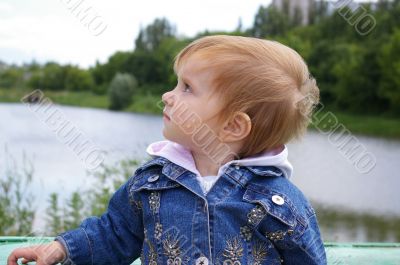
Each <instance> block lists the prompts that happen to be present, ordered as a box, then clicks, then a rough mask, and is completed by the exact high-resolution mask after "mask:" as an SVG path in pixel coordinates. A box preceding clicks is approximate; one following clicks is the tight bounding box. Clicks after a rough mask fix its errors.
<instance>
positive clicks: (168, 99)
mask: <svg viewBox="0 0 400 265" xmlns="http://www.w3.org/2000/svg"><path fill="white" fill-rule="evenodd" d="M161 99H162V101H163V102H164V104H165V105H166V106H170V107H171V106H172V105H173V104H174V95H173V94H172V92H171V91H168V92H166V93H164V94H163V95H162V97H161Z"/></svg>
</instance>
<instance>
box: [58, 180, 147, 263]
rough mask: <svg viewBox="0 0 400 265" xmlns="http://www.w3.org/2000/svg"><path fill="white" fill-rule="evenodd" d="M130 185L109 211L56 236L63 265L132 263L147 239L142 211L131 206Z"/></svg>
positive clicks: (119, 192)
mask: <svg viewBox="0 0 400 265" xmlns="http://www.w3.org/2000/svg"><path fill="white" fill-rule="evenodd" d="M128 187H129V184H128V182H127V183H125V184H124V185H122V186H121V187H120V188H119V189H118V190H117V191H116V192H115V193H114V194H113V196H112V197H111V199H110V201H109V204H108V208H107V211H106V212H105V213H104V214H103V215H101V216H100V217H95V216H91V217H89V218H87V219H85V220H83V221H82V223H81V224H80V225H79V227H78V228H76V229H73V230H69V231H66V232H64V233H61V234H59V235H57V237H56V238H55V239H54V240H57V241H59V242H60V243H62V244H63V245H64V247H65V248H66V251H67V257H66V259H65V260H64V261H63V262H62V264H74V265H84V264H90V265H92V264H96V265H100V264H131V263H132V262H133V261H134V260H136V259H137V258H138V257H139V256H140V252H141V249H142V243H143V239H144V234H143V222H142V214H141V210H140V209H139V208H137V207H136V206H135V205H136V204H135V203H132V200H133V198H131V197H130V196H131V195H130V193H129V190H128Z"/></svg>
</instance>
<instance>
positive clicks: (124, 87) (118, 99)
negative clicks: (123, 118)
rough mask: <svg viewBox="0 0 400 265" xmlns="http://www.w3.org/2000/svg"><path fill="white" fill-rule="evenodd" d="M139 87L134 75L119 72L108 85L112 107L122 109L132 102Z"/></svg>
mask: <svg viewBox="0 0 400 265" xmlns="http://www.w3.org/2000/svg"><path fill="white" fill-rule="evenodd" d="M136 88H137V81H136V78H135V77H134V76H133V75H130V74H126V73H117V74H116V75H115V76H114V78H113V80H112V81H111V83H110V86H109V87H108V96H109V99H110V107H109V108H110V109H112V110H121V109H124V108H126V107H128V106H129V105H130V104H131V103H132V97H133V94H134V92H135V90H136Z"/></svg>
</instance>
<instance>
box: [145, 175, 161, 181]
mask: <svg viewBox="0 0 400 265" xmlns="http://www.w3.org/2000/svg"><path fill="white" fill-rule="evenodd" d="M158 178H159V176H158V175H153V176H150V177H149V178H148V179H147V181H148V182H154V181H156V180H157V179H158Z"/></svg>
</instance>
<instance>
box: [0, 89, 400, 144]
mask: <svg viewBox="0 0 400 265" xmlns="http://www.w3.org/2000/svg"><path fill="white" fill-rule="evenodd" d="M29 91H30V90H26V89H3V88H0V104H1V103H17V102H21V101H20V99H21V98H22V97H24V96H25V95H26V94H27V93H29ZM44 93H45V96H46V97H49V98H50V99H51V100H52V101H53V102H54V103H57V104H61V105H69V106H77V107H88V108H100V109H108V104H109V103H108V98H107V95H96V94H94V93H92V92H71V91H45V92H44ZM160 101H161V97H160V96H155V95H152V94H149V93H147V94H146V93H143V92H141V93H140V94H137V95H135V96H134V100H133V103H132V104H131V105H130V106H129V107H128V108H127V109H125V110H123V111H124V112H135V113H146V114H154V115H160V116H161V115H162V109H160V107H159V104H160ZM327 112H331V114H333V115H334V116H335V117H336V118H337V120H338V124H342V125H344V126H345V128H347V129H348V130H349V131H350V132H351V133H352V134H359V135H365V136H373V137H380V138H385V139H394V140H400V119H396V118H391V117H379V116H373V115H359V114H352V113H346V112H343V111H337V110H332V109H326V110H323V111H321V113H318V115H317V116H316V118H317V119H321V118H323V117H324V115H326V113H327ZM325 117H327V116H325ZM309 128H310V129H314V130H317V128H315V126H314V125H310V127H309Z"/></svg>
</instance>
